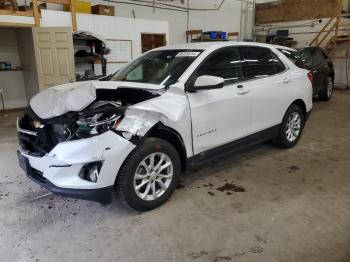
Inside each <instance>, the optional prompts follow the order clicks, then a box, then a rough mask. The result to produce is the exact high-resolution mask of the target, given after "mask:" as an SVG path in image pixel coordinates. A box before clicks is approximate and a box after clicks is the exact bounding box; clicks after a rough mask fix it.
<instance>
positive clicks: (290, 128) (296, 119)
mask: <svg viewBox="0 0 350 262" xmlns="http://www.w3.org/2000/svg"><path fill="white" fill-rule="evenodd" d="M300 129H301V117H300V115H299V113H298V112H293V113H292V114H291V115H290V116H289V118H288V121H287V125H286V136H287V140H288V141H289V142H294V141H295V140H296V139H297V138H298V136H299V134H300Z"/></svg>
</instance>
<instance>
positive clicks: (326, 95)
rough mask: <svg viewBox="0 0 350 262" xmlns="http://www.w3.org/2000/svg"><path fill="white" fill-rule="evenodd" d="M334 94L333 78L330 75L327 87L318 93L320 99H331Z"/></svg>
mask: <svg viewBox="0 0 350 262" xmlns="http://www.w3.org/2000/svg"><path fill="white" fill-rule="evenodd" d="M332 96H333V80H332V78H331V77H328V78H327V80H326V83H325V88H324V89H322V90H321V91H320V92H319V93H318V97H319V99H321V100H323V101H329V100H330V99H331V98H332Z"/></svg>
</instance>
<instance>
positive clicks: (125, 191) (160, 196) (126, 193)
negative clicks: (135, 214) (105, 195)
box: [116, 138, 181, 211]
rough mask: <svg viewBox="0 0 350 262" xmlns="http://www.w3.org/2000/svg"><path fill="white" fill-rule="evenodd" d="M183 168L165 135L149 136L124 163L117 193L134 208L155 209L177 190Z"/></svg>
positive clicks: (117, 185)
mask: <svg viewBox="0 0 350 262" xmlns="http://www.w3.org/2000/svg"><path fill="white" fill-rule="evenodd" d="M180 172H181V166H180V157H179V155H178V152H177V151H176V149H175V148H174V147H173V146H172V145H171V144H169V143H168V142H166V141H164V140H162V139H158V138H147V139H146V140H145V141H144V142H143V143H142V144H141V145H140V146H139V147H137V148H136V149H135V150H134V151H133V152H132V153H131V154H130V155H129V157H128V158H127V159H126V161H125V163H124V164H123V166H122V167H121V169H120V171H119V174H118V177H117V181H116V192H117V195H118V196H119V199H120V200H121V201H122V202H123V203H124V204H126V205H127V206H128V207H131V208H133V209H135V210H139V211H147V210H151V209H154V208H156V207H158V206H160V205H162V204H163V203H164V202H165V201H167V200H168V198H169V197H170V196H171V194H172V193H173V192H174V190H175V187H176V184H177V182H178V177H179V175H180Z"/></svg>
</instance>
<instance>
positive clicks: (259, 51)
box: [241, 47, 286, 79]
mask: <svg viewBox="0 0 350 262" xmlns="http://www.w3.org/2000/svg"><path fill="white" fill-rule="evenodd" d="M241 50H242V54H243V60H244V63H243V69H244V74H245V77H246V78H248V79H250V78H260V77H266V76H271V75H274V74H278V73H281V72H283V71H284V70H285V69H286V68H285V66H284V64H283V63H282V61H281V60H280V59H279V58H278V57H277V55H275V54H274V53H273V52H271V51H270V50H269V49H267V48H262V47H242V48H241Z"/></svg>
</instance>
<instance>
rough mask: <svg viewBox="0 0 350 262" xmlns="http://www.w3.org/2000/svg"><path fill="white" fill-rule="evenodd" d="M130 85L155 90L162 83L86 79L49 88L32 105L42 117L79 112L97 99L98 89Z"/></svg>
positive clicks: (32, 100)
mask: <svg viewBox="0 0 350 262" xmlns="http://www.w3.org/2000/svg"><path fill="white" fill-rule="evenodd" d="M118 87H128V88H134V89H151V90H155V92H156V91H157V90H159V89H161V88H162V86H160V85H151V84H142V83H130V82H116V81H86V82H75V83H69V84H64V85H59V86H55V87H51V88H48V89H46V90H44V91H42V92H40V93H38V94H37V95H35V96H34V97H33V98H32V99H31V101H30V107H31V109H32V110H33V111H34V113H35V114H36V115H38V116H39V117H40V118H41V119H50V118H53V117H57V116H60V115H63V114H65V113H68V112H79V111H81V110H83V109H84V108H86V107H87V106H88V105H90V104H91V103H92V102H94V101H95V99H96V89H117V88H118Z"/></svg>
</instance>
